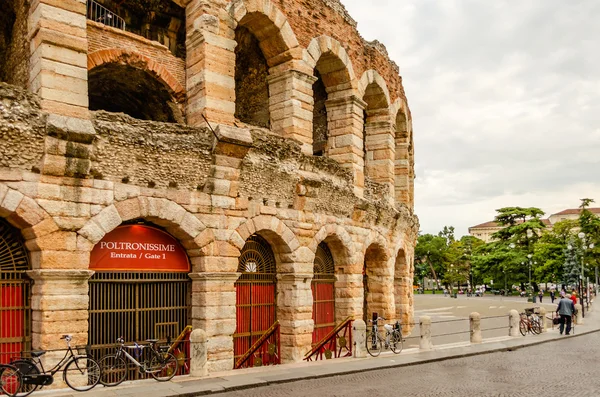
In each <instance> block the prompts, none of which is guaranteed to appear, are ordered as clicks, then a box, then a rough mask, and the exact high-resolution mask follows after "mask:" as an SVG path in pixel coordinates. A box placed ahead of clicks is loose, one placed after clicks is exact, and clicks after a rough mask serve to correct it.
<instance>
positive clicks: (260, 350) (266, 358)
mask: <svg viewBox="0 0 600 397" xmlns="http://www.w3.org/2000/svg"><path fill="white" fill-rule="evenodd" d="M280 351H281V345H280V338H279V321H275V323H274V324H273V325H272V326H271V327H270V328H269V329H268V330H267V331H266V332H265V333H264V334H262V336H261V337H260V338H258V340H257V341H256V342H254V344H253V345H252V347H250V349H248V351H247V352H246V353H244V355H242V356H241V357H240V358H239V359H238V360H237V361H236V363H235V366H234V367H233V368H234V369H239V368H251V367H261V366H263V365H277V364H281V355H280Z"/></svg>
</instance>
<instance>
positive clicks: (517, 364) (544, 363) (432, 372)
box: [219, 333, 600, 397]
mask: <svg viewBox="0 0 600 397" xmlns="http://www.w3.org/2000/svg"><path fill="white" fill-rule="evenodd" d="M598 356H600V333H593V334H589V335H583V336H580V337H565V339H562V340H559V341H555V342H550V343H544V344H541V345H537V346H532V347H527V348H523V349H519V350H516V351H512V352H503V353H493V354H486V355H481V356H475V357H468V358H459V359H452V360H447V361H440V362H435V363H430V364H423V365H415V366H410V367H403V368H395V369H385V370H376V371H370V372H363V373H358V374H351V375H343V376H336V377H331V378H323V379H315V380H306V381H299V382H293V383H285V384H279V385H271V386H266V387H260V388H256V389H250V390H240V391H236V392H230V393H223V394H219V395H220V396H231V397H234V396H236V397H237V396H239V397H253V396H256V397H259V396H260V397H269V396H277V397H279V396H285V397H294V396H344V397H348V396H357V397H358V396H360V397H365V396H369V397H376V396H428V397H435V396H469V397H470V396H478V397H479V396H498V397H500V396H532V395H537V396H560V395H565V396H569V397H575V396H598V395H600V376H598V375H599V374H600V371H599V370H598V367H597V357H598Z"/></svg>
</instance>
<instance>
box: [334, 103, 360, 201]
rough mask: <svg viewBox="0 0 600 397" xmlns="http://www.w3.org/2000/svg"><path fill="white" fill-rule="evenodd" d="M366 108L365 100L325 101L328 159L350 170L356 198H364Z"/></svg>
mask: <svg viewBox="0 0 600 397" xmlns="http://www.w3.org/2000/svg"><path fill="white" fill-rule="evenodd" d="M366 106H367V104H366V103H365V101H363V100H362V99H360V98H358V97H356V96H354V95H352V96H347V97H343V98H337V99H329V100H327V102H325V107H326V108H327V125H328V126H329V131H328V132H329V138H328V147H329V149H328V156H329V157H330V158H332V159H334V160H336V161H337V162H338V163H340V164H341V165H342V166H344V167H346V168H349V169H350V170H351V171H352V177H353V182H354V194H356V195H357V196H358V197H363V193H364V188H365V174H364V165H365V163H364V159H363V111H364V109H365V108H366Z"/></svg>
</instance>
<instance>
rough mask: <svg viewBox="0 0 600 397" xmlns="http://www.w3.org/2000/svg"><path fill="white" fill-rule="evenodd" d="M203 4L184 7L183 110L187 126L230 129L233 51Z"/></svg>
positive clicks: (231, 43) (195, 0) (197, 0)
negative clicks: (224, 126)
mask: <svg viewBox="0 0 600 397" xmlns="http://www.w3.org/2000/svg"><path fill="white" fill-rule="evenodd" d="M206 3H207V2H206V1H205V0H192V1H190V2H189V3H188V5H187V6H186V31H187V32H188V33H187V38H186V49H187V56H186V90H187V96H188V103H187V108H186V116H187V122H188V124H189V125H193V126H202V125H205V121H204V119H203V118H202V115H203V114H204V115H205V116H206V118H207V119H208V120H209V122H211V123H215V124H228V125H233V122H234V120H235V119H234V114H235V47H236V45H237V43H236V42H235V40H233V36H231V37H223V36H221V35H219V18H218V17H217V16H214V15H210V14H209V13H208V12H209V11H210V10H209V7H210V5H208V4H206Z"/></svg>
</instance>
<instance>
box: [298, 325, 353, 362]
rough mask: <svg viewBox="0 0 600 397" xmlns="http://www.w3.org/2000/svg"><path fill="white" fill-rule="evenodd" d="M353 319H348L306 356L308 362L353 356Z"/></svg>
mask: <svg viewBox="0 0 600 397" xmlns="http://www.w3.org/2000/svg"><path fill="white" fill-rule="evenodd" d="M352 321H354V319H353V318H352V317H348V318H347V319H346V320H344V321H343V322H342V323H340V324H339V325H338V326H337V327H335V328H334V329H333V330H332V331H331V332H330V333H329V334H327V335H326V336H325V337H324V338H323V339H321V341H320V342H319V343H317V344H315V345H314V347H313V348H312V350H311V351H309V352H308V353H306V354H305V355H304V359H305V360H306V361H313V359H314V361H317V360H323V356H325V359H330V358H339V357H350V356H352Z"/></svg>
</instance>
